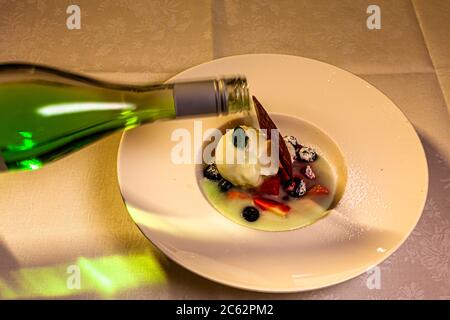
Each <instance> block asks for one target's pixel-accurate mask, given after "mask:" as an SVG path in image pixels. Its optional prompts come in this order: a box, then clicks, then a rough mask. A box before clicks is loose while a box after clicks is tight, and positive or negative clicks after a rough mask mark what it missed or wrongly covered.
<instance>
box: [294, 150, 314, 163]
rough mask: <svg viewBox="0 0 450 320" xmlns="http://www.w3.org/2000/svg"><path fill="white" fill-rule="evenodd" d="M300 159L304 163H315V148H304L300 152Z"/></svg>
mask: <svg viewBox="0 0 450 320" xmlns="http://www.w3.org/2000/svg"><path fill="white" fill-rule="evenodd" d="M298 157H299V158H300V160H302V161H304V162H314V161H316V159H317V153H316V151H315V150H314V149H313V148H310V147H302V148H300V150H299V152H298Z"/></svg>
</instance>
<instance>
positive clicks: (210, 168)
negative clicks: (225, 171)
mask: <svg viewBox="0 0 450 320" xmlns="http://www.w3.org/2000/svg"><path fill="white" fill-rule="evenodd" d="M203 175H204V176H205V177H206V178H208V179H209V180H214V181H216V180H220V179H221V178H222V177H221V176H220V173H219V170H217V167H216V165H215V164H214V163H212V164H209V165H207V166H206V167H205V169H203Z"/></svg>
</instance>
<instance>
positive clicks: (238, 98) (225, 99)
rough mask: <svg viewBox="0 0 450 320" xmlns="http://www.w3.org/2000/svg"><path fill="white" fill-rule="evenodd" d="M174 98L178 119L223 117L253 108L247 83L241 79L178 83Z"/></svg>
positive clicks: (174, 88) (174, 90)
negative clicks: (186, 117)
mask: <svg viewBox="0 0 450 320" xmlns="http://www.w3.org/2000/svg"><path fill="white" fill-rule="evenodd" d="M173 97H174V104H175V114H176V116H177V117H183V116H199V115H210V114H211V115H221V114H229V113H237V112H243V111H248V110H249V109H250V102H249V101H250V100H249V94H248V88H247V81H246V79H245V78H240V77H236V78H222V79H215V80H205V81H195V82H180V83H175V84H174V86H173Z"/></svg>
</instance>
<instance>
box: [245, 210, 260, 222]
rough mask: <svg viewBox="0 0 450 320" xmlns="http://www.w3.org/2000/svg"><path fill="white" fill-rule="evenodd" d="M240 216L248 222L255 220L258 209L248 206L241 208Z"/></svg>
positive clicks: (257, 216) (257, 215)
mask: <svg viewBox="0 0 450 320" xmlns="http://www.w3.org/2000/svg"><path fill="white" fill-rule="evenodd" d="M242 216H243V217H244V219H245V220H247V221H248V222H255V221H256V220H258V218H259V211H258V209H256V208H255V207H252V206H248V207H245V208H244V210H242Z"/></svg>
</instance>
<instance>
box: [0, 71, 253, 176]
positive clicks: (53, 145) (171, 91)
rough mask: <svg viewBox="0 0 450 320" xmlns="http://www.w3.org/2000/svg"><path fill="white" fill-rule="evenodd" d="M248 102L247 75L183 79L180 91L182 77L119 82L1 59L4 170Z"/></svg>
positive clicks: (0, 154)
mask: <svg viewBox="0 0 450 320" xmlns="http://www.w3.org/2000/svg"><path fill="white" fill-rule="evenodd" d="M198 83H200V84H201V85H200V86H199V85H198ZM192 91H194V92H192ZM195 91H197V92H195ZM202 95H203V96H204V97H203V98H200V100H199V99H198V96H202ZM205 97H206V98H205ZM201 99H203V100H201ZM208 99H209V100H208ZM215 100H217V101H216V102H214V101H215ZM220 100H222V101H220ZM214 103H216V104H217V105H216V106H211V104H214ZM202 104H203V107H198V106H199V105H200V106H201V105H202ZM248 108H249V102H248V91H247V88H246V82H245V80H243V79H242V78H237V79H234V80H226V81H222V80H221V81H218V80H209V81H203V82H200V81H198V82H196V83H187V85H184V84H180V85H179V88H178V95H177V84H159V85H147V86H130V85H118V84H112V83H107V82H103V81H99V80H95V79H92V78H88V77H84V76H80V75H77V74H73V73H68V72H63V71H60V70H56V69H51V68H48V67H41V66H34V65H24V64H14V65H12V64H7V65H0V171H2V169H3V170H15V169H26V170H30V169H32V170H33V169H38V168H40V167H41V166H42V165H43V164H45V163H47V162H49V161H52V160H55V159H58V158H60V157H62V156H63V155H65V154H67V153H69V152H71V151H74V150H77V149H79V148H81V147H83V146H85V145H86V144H88V143H90V142H92V141H95V140H97V139H99V138H100V137H102V136H104V135H105V134H108V133H110V132H112V131H115V130H119V129H122V128H132V127H134V126H137V125H139V124H141V123H147V122H152V121H155V120H160V119H172V118H176V117H178V116H185V115H189V116H197V115H198V116H201V115H203V114H212V113H216V114H221V113H228V112H239V111H245V110H248ZM189 109H190V110H189Z"/></svg>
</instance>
